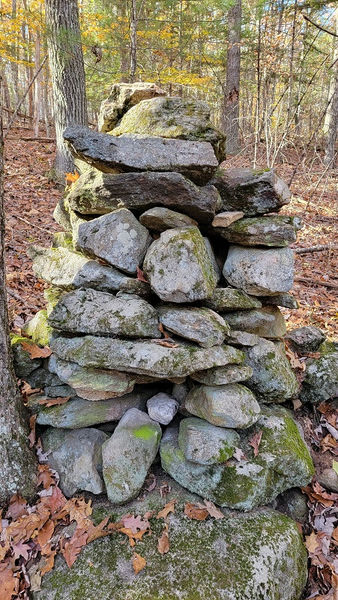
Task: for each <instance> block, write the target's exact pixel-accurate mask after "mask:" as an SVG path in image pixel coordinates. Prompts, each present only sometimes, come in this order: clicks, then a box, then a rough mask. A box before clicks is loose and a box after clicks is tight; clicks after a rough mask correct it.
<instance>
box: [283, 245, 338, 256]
mask: <svg viewBox="0 0 338 600" xmlns="http://www.w3.org/2000/svg"><path fill="white" fill-rule="evenodd" d="M293 250H294V252H296V253H297V254H308V253H309V252H322V251H323V250H338V246H332V245H331V244H321V245H319V246H310V247H309V248H294V249H293Z"/></svg>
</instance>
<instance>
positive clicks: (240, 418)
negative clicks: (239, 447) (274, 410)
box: [184, 383, 261, 429]
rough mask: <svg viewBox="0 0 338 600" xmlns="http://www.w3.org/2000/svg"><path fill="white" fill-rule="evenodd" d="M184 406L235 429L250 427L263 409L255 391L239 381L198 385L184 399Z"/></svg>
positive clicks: (195, 413)
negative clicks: (214, 384)
mask: <svg viewBox="0 0 338 600" xmlns="http://www.w3.org/2000/svg"><path fill="white" fill-rule="evenodd" d="M184 408H185V409H186V410H187V411H188V412H190V413H191V414H192V415H196V416H197V417H200V418H201V419H205V420H206V421H208V422H209V423H211V424H212V425H217V426H219V427H229V428H231V429H245V428H247V427H250V426H251V425H253V423H255V422H256V421H257V419H258V418H259V415H260V412H261V411H260V407H259V404H258V402H257V401H256V398H255V396H254V395H253V393H252V392H251V391H250V390H249V389H248V388H246V387H245V386H244V385H240V384H239V383H229V384H227V385H216V386H212V385H201V386H198V387H194V388H193V389H192V390H191V391H190V392H189V394H188V395H187V397H186V399H185V401H184Z"/></svg>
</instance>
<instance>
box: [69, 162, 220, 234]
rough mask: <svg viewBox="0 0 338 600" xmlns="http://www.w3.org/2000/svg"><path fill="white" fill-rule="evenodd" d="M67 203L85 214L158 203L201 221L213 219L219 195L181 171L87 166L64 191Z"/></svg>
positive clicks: (218, 206)
mask: <svg viewBox="0 0 338 600" xmlns="http://www.w3.org/2000/svg"><path fill="white" fill-rule="evenodd" d="M67 201H68V202H69V206H70V207H71V208H72V209H73V210H75V211H77V212H79V213H81V214H85V215H87V214H88V215H90V214H93V215H100V214H106V213H109V212H111V211H112V210H115V209H116V208H121V207H124V208H129V209H130V210H132V211H135V212H138V213H140V212H142V211H144V210H147V209H150V208H153V207H161V206H164V207H165V208H168V209H172V210H177V211H179V212H180V213H184V214H186V215H189V216H190V217H192V218H194V219H196V220H197V221H198V222H200V223H208V222H210V221H212V219H213V217H214V215H215V212H216V211H217V210H219V209H220V207H221V197H220V195H219V193H218V191H217V190H216V188H215V187H214V186H212V185H207V186H204V187H198V186H197V185H195V184H194V183H192V181H190V180H189V179H186V178H185V177H183V175H181V174H180V173H172V172H168V173H165V172H162V173H151V172H143V173H115V174H112V173H102V172H101V171H98V170H97V169H88V171H86V172H85V173H84V174H83V175H81V177H79V179H78V180H77V181H75V183H73V184H72V186H71V188H70V190H69V191H68V194H67Z"/></svg>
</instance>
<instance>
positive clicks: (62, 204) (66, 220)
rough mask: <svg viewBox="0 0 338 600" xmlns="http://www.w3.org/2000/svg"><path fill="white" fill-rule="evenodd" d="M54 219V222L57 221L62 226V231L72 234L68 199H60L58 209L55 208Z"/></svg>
mask: <svg viewBox="0 0 338 600" xmlns="http://www.w3.org/2000/svg"><path fill="white" fill-rule="evenodd" d="M53 218H54V221H56V223H57V224H58V225H60V227H62V229H64V231H66V232H69V233H71V232H72V225H71V222H70V205H69V202H68V198H60V200H59V201H58V203H57V205H56V207H55V208H54V212H53Z"/></svg>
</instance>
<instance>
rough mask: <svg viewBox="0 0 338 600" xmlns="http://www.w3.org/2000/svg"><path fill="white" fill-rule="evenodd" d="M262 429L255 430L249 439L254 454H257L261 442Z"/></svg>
mask: <svg viewBox="0 0 338 600" xmlns="http://www.w3.org/2000/svg"><path fill="white" fill-rule="evenodd" d="M262 435H263V431H257V433H255V434H254V435H253V436H252V438H251V439H250V440H249V445H250V446H252V447H253V450H254V456H258V452H259V445H260V443H261V439H262Z"/></svg>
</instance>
